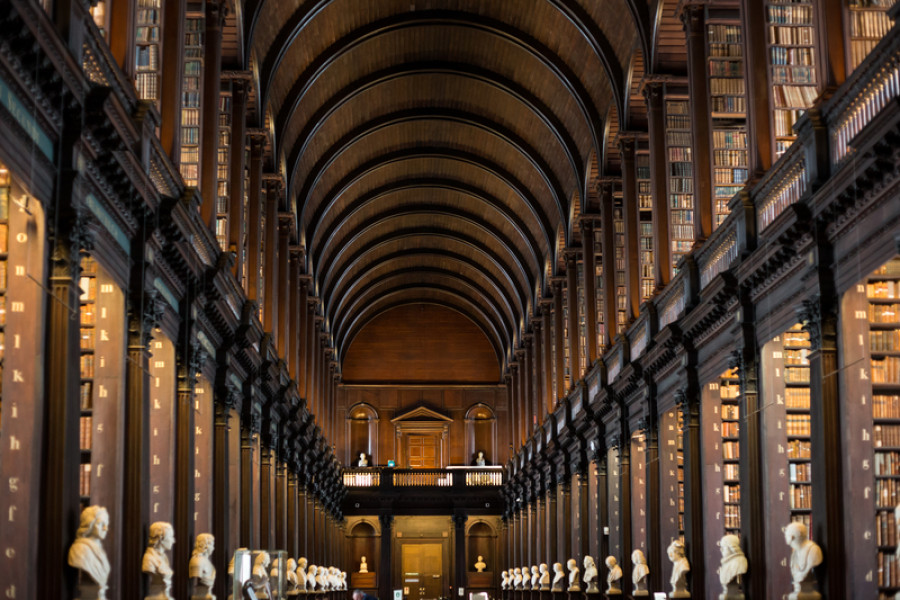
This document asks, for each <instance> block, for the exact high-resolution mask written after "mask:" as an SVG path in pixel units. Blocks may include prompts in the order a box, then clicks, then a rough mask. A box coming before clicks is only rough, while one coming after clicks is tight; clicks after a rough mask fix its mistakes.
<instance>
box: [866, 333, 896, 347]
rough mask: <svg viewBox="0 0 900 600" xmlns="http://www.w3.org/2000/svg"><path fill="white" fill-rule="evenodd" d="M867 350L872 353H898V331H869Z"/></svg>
mask: <svg viewBox="0 0 900 600" xmlns="http://www.w3.org/2000/svg"><path fill="white" fill-rule="evenodd" d="M869 350H871V351H872V352H898V351H900V329H894V330H886V329H876V330H873V331H870V332H869Z"/></svg>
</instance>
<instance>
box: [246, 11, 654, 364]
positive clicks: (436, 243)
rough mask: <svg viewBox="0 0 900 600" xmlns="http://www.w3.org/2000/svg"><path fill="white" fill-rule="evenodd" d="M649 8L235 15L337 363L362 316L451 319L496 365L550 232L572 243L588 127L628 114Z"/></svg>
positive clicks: (524, 309)
mask: <svg viewBox="0 0 900 600" xmlns="http://www.w3.org/2000/svg"><path fill="white" fill-rule="evenodd" d="M655 6H656V0H603V1H602V2H601V1H600V0H305V1H304V0H294V1H292V2H288V1H285V0H248V1H247V2H244V3H243V17H242V19H241V22H242V23H243V28H242V31H241V32H239V33H240V39H241V44H243V46H244V47H247V48H249V52H250V55H249V56H247V57H246V59H245V61H244V62H245V64H250V63H251V61H252V63H253V64H254V65H255V67H256V73H257V75H258V88H257V89H258V90H259V92H258V106H259V107H260V113H261V114H266V115H269V118H270V119H271V123H272V126H273V131H274V153H275V154H274V155H275V159H276V161H277V162H278V163H279V164H278V165H277V168H279V169H283V171H284V172H285V173H286V176H287V193H288V200H289V202H290V204H291V206H292V209H293V210H294V211H295V214H296V217H297V225H298V232H299V238H300V243H301V244H303V245H304V246H305V248H306V257H307V268H308V270H309V271H310V274H311V275H312V277H313V280H314V282H315V284H316V289H317V290H318V293H319V296H320V297H321V299H322V301H323V306H324V313H325V315H324V316H325V321H326V323H327V324H328V327H329V331H330V333H331V336H332V339H333V342H334V345H335V348H336V351H337V355H338V359H339V360H340V359H341V358H342V357H343V356H344V354H345V353H346V351H347V348H348V346H349V344H350V343H351V342H352V340H353V339H354V337H355V336H356V334H357V333H359V331H360V330H361V329H362V328H363V327H365V325H366V324H367V323H369V322H371V321H372V319H374V318H375V317H377V316H378V315H380V314H382V313H384V312H385V311H388V310H391V309H392V308H395V307H398V306H403V305H408V304H415V303H427V304H435V305H439V306H444V307H446V308H450V309H452V310H454V311H457V312H458V313H460V314H462V315H464V316H466V317H467V318H469V319H470V320H471V321H472V322H473V323H475V324H476V325H477V326H478V327H479V328H480V329H481V331H482V332H483V333H484V334H485V336H486V337H487V338H488V339H489V340H490V343H491V344H492V346H493V348H494V351H495V352H496V354H497V358H498V362H499V363H500V364H501V367H503V368H505V366H506V364H505V363H506V360H507V358H508V357H510V356H512V354H513V350H514V349H515V346H516V345H517V344H518V343H519V342H520V338H521V334H522V328H523V327H524V326H526V325H527V323H528V319H529V318H530V316H531V315H532V314H533V312H534V302H535V297H534V295H535V293H536V290H540V289H542V288H543V286H544V285H545V284H546V281H545V280H546V277H547V276H548V275H549V274H551V271H549V270H548V269H547V267H546V265H548V264H550V263H552V262H553V257H554V256H555V255H556V253H557V251H558V248H557V245H558V244H559V240H558V232H560V231H562V232H566V231H573V230H577V227H574V228H573V223H571V222H570V221H571V220H572V218H573V217H572V215H577V214H580V213H581V212H583V207H581V206H579V207H573V206H572V203H573V202H581V200H579V199H580V198H588V188H589V180H590V176H589V175H590V173H593V172H596V166H593V167H592V166H591V165H590V164H589V163H590V161H591V158H590V157H592V156H598V155H602V153H603V148H604V146H605V144H606V142H607V140H606V139H605V138H604V135H605V133H606V132H607V131H609V129H610V128H609V127H608V126H607V123H605V122H604V116H606V115H618V117H617V118H620V119H624V118H626V116H627V111H626V110H625V109H626V99H627V98H628V95H629V93H630V90H629V83H630V82H629V80H628V78H627V77H626V73H627V72H628V71H629V69H631V65H632V62H633V55H634V53H635V51H643V52H644V55H645V56H646V55H647V54H648V50H649V43H648V40H649V38H650V35H651V33H652V24H651V22H652V18H651V15H653V14H654V12H655ZM617 125H621V126H622V127H621V128H624V125H623V124H617ZM615 129H616V128H613V130H615ZM594 162H596V160H595V161H594ZM573 199H574V200H573ZM564 235H565V234H564ZM568 241H569V243H571V242H572V241H573V240H568ZM565 243H566V240H565V239H564V240H563V244H565Z"/></svg>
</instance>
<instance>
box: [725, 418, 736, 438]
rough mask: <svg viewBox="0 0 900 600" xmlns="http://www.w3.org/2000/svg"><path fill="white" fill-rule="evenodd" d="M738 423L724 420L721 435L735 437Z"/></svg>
mask: <svg viewBox="0 0 900 600" xmlns="http://www.w3.org/2000/svg"><path fill="white" fill-rule="evenodd" d="M738 432H739V429H738V424H737V423H735V422H734V421H731V422H728V421H726V422H724V423H722V437H723V438H736V437H737V436H738Z"/></svg>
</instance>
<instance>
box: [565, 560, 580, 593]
mask: <svg viewBox="0 0 900 600" xmlns="http://www.w3.org/2000/svg"><path fill="white" fill-rule="evenodd" d="M566 568H568V569H569V589H568V591H570V592H580V591H581V584H579V583H578V574H579V573H580V572H581V569H579V568H578V563H577V562H575V559H574V558H570V559H569V560H568V561H567V562H566Z"/></svg>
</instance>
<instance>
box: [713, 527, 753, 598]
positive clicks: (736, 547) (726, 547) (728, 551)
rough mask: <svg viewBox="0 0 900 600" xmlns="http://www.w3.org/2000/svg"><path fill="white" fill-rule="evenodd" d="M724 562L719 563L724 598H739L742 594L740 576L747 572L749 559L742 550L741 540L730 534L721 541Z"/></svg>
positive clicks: (720, 548) (720, 546)
mask: <svg viewBox="0 0 900 600" xmlns="http://www.w3.org/2000/svg"><path fill="white" fill-rule="evenodd" d="M719 550H720V551H721V552H722V562H721V563H719V571H718V572H719V583H721V584H722V596H723V597H724V598H731V597H732V596H731V595H732V594H734V597H739V595H742V594H741V586H740V576H741V575H743V574H744V573H746V572H747V557H746V556H744V551H743V550H741V540H740V539H739V538H738V536H736V535H732V534H728V535H726V536H723V537H722V539H721V540H719Z"/></svg>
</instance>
